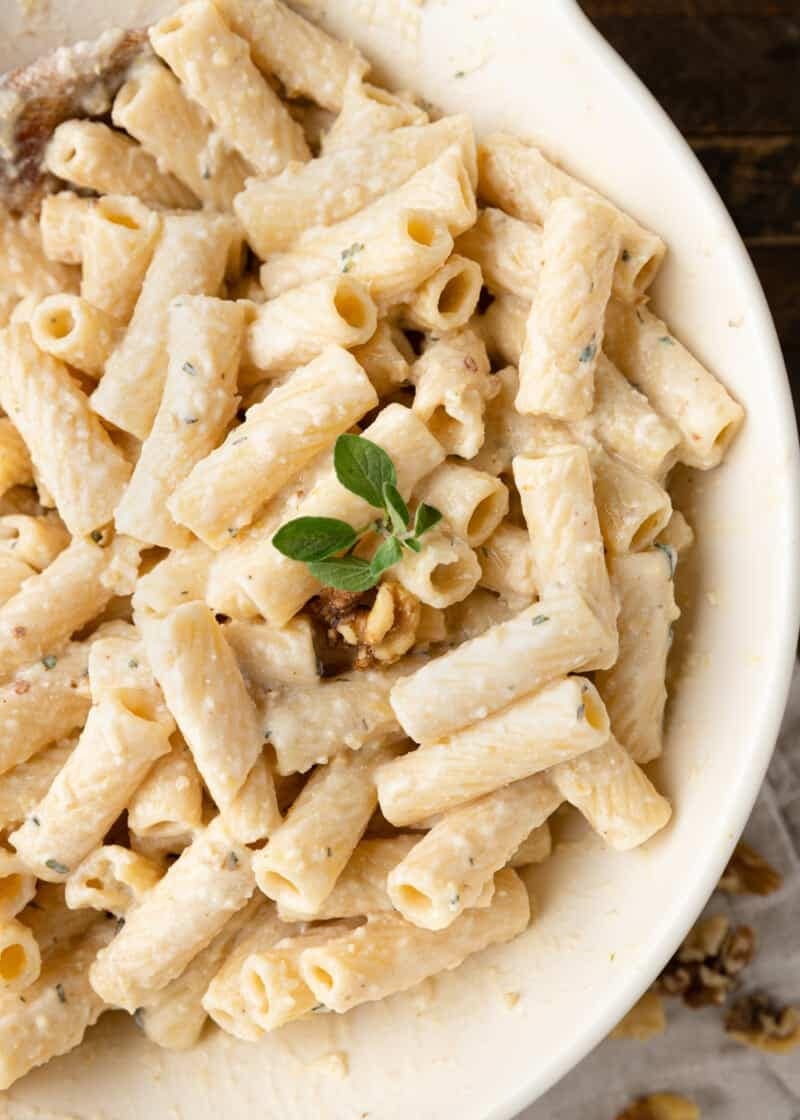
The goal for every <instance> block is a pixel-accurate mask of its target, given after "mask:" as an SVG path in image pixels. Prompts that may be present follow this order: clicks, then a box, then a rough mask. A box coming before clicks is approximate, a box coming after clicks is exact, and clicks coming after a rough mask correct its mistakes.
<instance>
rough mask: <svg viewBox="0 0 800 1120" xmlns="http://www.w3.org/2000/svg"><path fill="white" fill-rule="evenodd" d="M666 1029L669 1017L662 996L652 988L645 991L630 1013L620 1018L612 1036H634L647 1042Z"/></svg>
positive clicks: (640, 1040)
mask: <svg viewBox="0 0 800 1120" xmlns="http://www.w3.org/2000/svg"><path fill="white" fill-rule="evenodd" d="M666 1029H667V1019H666V1016H665V1014H664V1004H663V1002H662V1000H661V996H660V995H659V993H658V992H656V991H653V990H651V991H649V992H645V993H644V995H643V996H642V998H641V999H640V1000H639V1002H638V1003H635V1004H634V1005H633V1007H632V1008H631V1009H630V1011H629V1012H628V1014H627V1015H625V1016H624V1017H623V1018H622V1019H620V1021H619V1022H618V1023H617V1025H616V1027H614V1030H613V1031H612V1032H611V1038H634V1039H636V1040H637V1041H638V1042H646V1041H647V1039H648V1038H654V1037H655V1036H656V1035H658V1034H663V1033H664V1031H665V1030H666Z"/></svg>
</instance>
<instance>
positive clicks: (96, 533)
mask: <svg viewBox="0 0 800 1120" xmlns="http://www.w3.org/2000/svg"><path fill="white" fill-rule="evenodd" d="M90 536H91V538H92V540H93V541H94V542H95V544H100V541H101V540H102V539H103V534H102V531H101V530H100V529H92V532H91V534H90Z"/></svg>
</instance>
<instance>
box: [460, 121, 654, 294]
mask: <svg viewBox="0 0 800 1120" xmlns="http://www.w3.org/2000/svg"><path fill="white" fill-rule="evenodd" d="M478 163H479V178H480V192H481V196H482V197H483V198H484V199H485V200H486V201H487V202H489V203H491V204H492V205H493V206H498V207H500V209H502V210H505V211H506V212H507V213H508V214H511V215H512V216H513V217H515V218H521V219H523V220H524V221H526V222H534V223H539V224H541V223H543V222H544V221H545V220H546V218H547V214H548V212H549V210H550V208H551V206H552V205H553V203H554V202H555V201H556V200H557V199H559V198H564V197H567V198H585V197H587V196H588V197H589V198H591V199H602V196H601V195H599V194H597V192H596V191H593V190H592V189H591V188H590V187H587V186H586V185H585V184H584V183H581V182H579V181H578V180H577V179H574V178H573V177H572V176H571V175H568V174H567V172H566V171H562V169H561V168H560V167H556V165H555V164H554V163H551V162H550V161H549V160H548V159H547V158H546V157H545V156H544V155H543V154H542V152H540V151H539V149H538V148H535V147H533V146H532V145H530V144H524V143H522V141H521V140H518V139H517V138H516V137H514V136H509V135H508V134H505V133H501V132H497V133H493V134H492V135H490V136H487V137H486V139H485V140H484V141H483V143H482V144H481V146H480V148H479V152H478ZM603 201H605V200H603ZM618 221H619V225H620V239H621V252H620V254H619V260H618V261H617V265H616V269H615V272H614V289H615V292H616V294H617V295H618V296H619V297H620V299H624V300H628V301H631V302H632V301H635V300H637V299H639V298H640V297H641V296H642V295H643V294H644V292H645V291H646V290H647V289H648V288H649V286H650V284H651V283H652V282H653V280H654V279H655V276H656V273H657V272H658V270H659V268H660V267H661V262H662V261H663V259H664V255H665V253H666V246H665V245H664V242H663V241H662V240H661V238H660V237H658V236H657V235H656V234H655V233H651V232H650V230H648V229H645V228H644V227H643V226H641V225H639V223H638V222H637V221H636V220H635V219H634V218H632V217H630V215H628V214H625V213H623V212H622V211H618Z"/></svg>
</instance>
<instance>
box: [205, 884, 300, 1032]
mask: <svg viewBox="0 0 800 1120" xmlns="http://www.w3.org/2000/svg"><path fill="white" fill-rule="evenodd" d="M259 901H260V903H261V905H260V906H259V908H258V909H257V910H256V912H255V914H253V915H252V916H251V917H250V918H249V920H248V922H247V924H246V925H245V926H244V927H243V928H242V929H241V930H240V931H239V933H238V935H237V938H236V941H235V943H234V944H233V946H232V947H231V948H230V950H229V952H228V955H227V957H226V959H225V961H224V963H223V964H222V965H221V967H220V969H219V971H218V972H217V973H216V975H215V976H214V978H213V979H212V981H211V983H210V984H209V985H208V989H207V991H206V993H205V995H204V996H203V1007H204V1009H205V1010H206V1012H207V1013H208V1014H209V1015H210V1016H211V1018H212V1019H213V1020H214V1022H215V1023H216V1024H217V1025H218V1026H220V1027H222V1029H223V1030H224V1031H227V1032H228V1034H232V1035H233V1036H234V1037H235V1038H241V1039H242V1040H243V1041H245V1042H255V1041H256V1040H257V1039H259V1038H261V1037H262V1036H263V1034H264V1031H263V1030H262V1029H261V1027H259V1026H258V1025H257V1024H256V1023H255V1022H254V1021H253V1018H252V1016H251V1014H250V1011H249V1008H248V1006H247V1004H246V1002H245V998H244V995H243V993H242V969H243V967H244V964H245V961H247V960H248V958H249V957H250V956H252V955H253V954H254V953H261V952H264V951H266V950H269V949H271V948H272V947H273V945H275V944H276V943H277V942H278V941H280V940H282V939H283V938H285V937H289V936H291V935H292V934H294V933H296V932H297V929H298V927H297V926H292V925H287V924H286V923H285V922H283V921H281V920H280V919H279V918H278V916H277V914H276V912H275V906H274V904H273V903H272V902H268V901H267V900H266V899H265V898H263V896H259ZM251 905H252V903H251Z"/></svg>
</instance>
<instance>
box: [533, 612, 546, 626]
mask: <svg viewBox="0 0 800 1120" xmlns="http://www.w3.org/2000/svg"><path fill="white" fill-rule="evenodd" d="M549 621H550V619H549V617H548V616H547V615H546V614H537V615H536V616H535V617H534V618H532V619H531V626H541V625H542V623H543V622H549Z"/></svg>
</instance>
